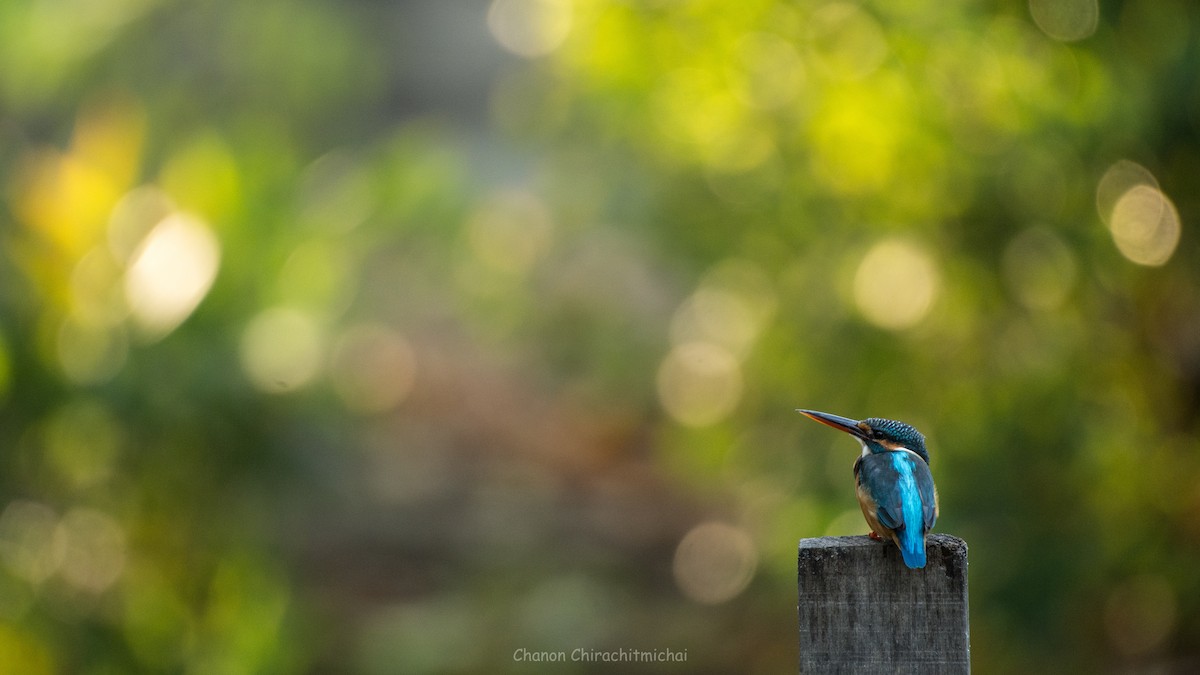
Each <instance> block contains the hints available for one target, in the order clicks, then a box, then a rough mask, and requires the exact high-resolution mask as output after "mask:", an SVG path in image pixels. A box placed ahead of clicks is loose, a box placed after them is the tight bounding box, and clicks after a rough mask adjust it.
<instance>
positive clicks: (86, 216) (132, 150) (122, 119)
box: [15, 99, 145, 258]
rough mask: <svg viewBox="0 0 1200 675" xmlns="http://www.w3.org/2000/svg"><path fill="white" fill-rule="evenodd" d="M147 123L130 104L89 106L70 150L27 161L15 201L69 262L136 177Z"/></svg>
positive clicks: (91, 238) (116, 101) (92, 241)
mask: <svg viewBox="0 0 1200 675" xmlns="http://www.w3.org/2000/svg"><path fill="white" fill-rule="evenodd" d="M144 125H145V121H144V114H143V112H142V110H141V108H140V107H138V106H137V105H136V104H135V103H134V102H132V101H130V100H126V99H112V100H108V101H103V102H99V103H95V104H92V105H89V106H85V107H84V109H83V110H82V111H81V112H80V115H79V120H78V122H77V123H76V127H75V135H74V137H73V142H72V147H71V150H70V152H68V153H66V154H59V153H56V152H54V151H49V150H47V151H43V152H41V153H38V154H36V155H33V156H31V157H30V158H28V159H27V160H26V162H27V163H26V166H25V167H24V168H23V169H22V171H21V175H22V176H23V178H22V179H20V181H19V184H18V186H17V198H16V200H15V201H16V208H17V211H18V213H19V214H20V216H21V218H22V219H23V220H24V221H25V222H26V224H27V225H29V226H30V228H31V229H32V230H34V231H35V232H38V233H39V234H40V235H42V236H44V237H46V238H47V239H48V240H50V241H51V242H53V243H54V244H55V245H56V246H57V248H58V249H59V250H60V251H61V252H63V253H65V254H66V255H67V256H68V257H69V258H78V257H79V256H82V255H83V254H84V252H86V251H87V250H89V249H91V248H92V247H93V246H94V245H95V243H96V241H97V240H98V239H99V237H100V236H101V234H102V233H103V228H104V225H105V224H106V222H107V220H108V215H109V212H110V211H111V209H112V207H113V205H114V204H116V202H117V200H118V199H119V198H120V196H121V195H122V193H123V192H124V190H125V189H127V188H128V187H129V185H130V184H131V183H132V181H133V178H134V176H135V175H136V173H137V167H138V165H139V162H140V158H141V157H140V156H141V148H142V136H143V131H144V130H143V127H144Z"/></svg>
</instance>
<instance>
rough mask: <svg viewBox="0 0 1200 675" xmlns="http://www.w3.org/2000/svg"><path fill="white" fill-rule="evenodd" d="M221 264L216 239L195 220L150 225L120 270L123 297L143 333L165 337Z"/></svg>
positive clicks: (199, 297)
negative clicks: (123, 281)
mask: <svg viewBox="0 0 1200 675" xmlns="http://www.w3.org/2000/svg"><path fill="white" fill-rule="evenodd" d="M220 261H221V247H220V244H219V243H218V242H217V237H216V235H214V234H213V233H212V231H211V230H210V229H209V228H208V226H207V224H205V223H204V222H203V221H201V220H200V219H198V218H195V217H193V216H189V215H185V214H180V213H176V214H172V215H170V216H167V217H166V218H164V219H163V220H162V222H160V223H158V224H157V225H155V226H154V229H152V230H150V233H149V234H148V235H146V238H145V240H144V241H143V242H142V244H141V246H140V247H139V249H138V250H137V252H136V253H134V255H133V258H132V260H131V261H130V264H129V268H128V269H127V270H126V272H125V297H126V300H127V302H128V303H129V309H130V311H131V312H132V315H133V319H134V321H135V322H136V324H137V325H138V327H139V328H140V329H142V331H143V332H144V334H145V335H146V336H148V337H153V338H157V337H161V336H163V335H166V334H167V333H169V332H171V331H172V330H174V329H175V327H176V326H178V325H179V324H180V323H182V322H183V320H184V319H186V318H187V317H188V316H189V315H191V313H192V311H193V310H195V309H196V307H197V305H199V304H200V301H201V300H203V299H204V296H205V295H207V294H208V290H209V288H211V287H212V284H213V281H214V280H215V279H216V277H217V268H218V267H219V265H220Z"/></svg>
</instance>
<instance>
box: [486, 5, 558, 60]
mask: <svg viewBox="0 0 1200 675" xmlns="http://www.w3.org/2000/svg"><path fill="white" fill-rule="evenodd" d="M487 24H488V29H489V30H491V32H492V37H494V38H496V42H499V43H500V46H501V47H504V48H505V49H507V50H508V51H510V52H512V53H514V54H517V55H518V56H524V57H526V58H534V57H538V56H545V55H547V54H550V53H551V52H553V51H554V50H556V49H558V48H559V47H561V46H562V44H563V42H565V41H566V39H567V35H568V34H569V33H570V32H571V3H570V0H492V4H491V6H490V7H489V8H488V13H487Z"/></svg>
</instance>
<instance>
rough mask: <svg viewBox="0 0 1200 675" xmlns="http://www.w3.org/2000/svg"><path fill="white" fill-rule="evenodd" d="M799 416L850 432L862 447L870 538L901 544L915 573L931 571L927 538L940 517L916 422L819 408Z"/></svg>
mask: <svg viewBox="0 0 1200 675" xmlns="http://www.w3.org/2000/svg"><path fill="white" fill-rule="evenodd" d="M796 412H798V413H800V414H802V415H805V416H807V417H809V418H811V419H813V420H815V421H817V422H820V423H821V424H825V425H827V426H830V427H833V428H834V429H838V430H839V431H844V432H846V433H848V434H850V435H851V436H853V437H854V438H855V440H857V441H858V442H859V444H861V445H862V454H861V455H859V457H858V459H856V460H855V461H854V482H855V492H856V493H857V495H858V505H859V506H860V507H861V508H862V512H863V517H865V518H866V520H867V524H868V525H870V526H871V533H870V537H871V538H872V539H875V540H877V541H888V540H890V541H892V542H893V543H895V544H896V546H897V548H899V549H900V556H901V557H902V558H903V559H904V564H905V565H906V566H908V567H909V568H910V569H920V568H923V567H925V535H926V534H927V533H928V532H929V530H930V529H932V528H933V524H934V522H936V521H937V517H938V494H937V487H936V486H935V485H934V484H933V474H932V473H931V472H930V471H929V451H928V450H927V449H926V448H925V436H923V435H922V434H921V432H919V431H917V430H916V429H915V428H914V427H913V426H912V425H910V424H905V423H904V422H897V421H896V420H889V419H883V418H880V417H869V418H867V419H864V420H852V419H850V418H848V417H842V416H841V415H833V414H830V413H824V412H818V411H816V410H805V409H802V408H797V409H796Z"/></svg>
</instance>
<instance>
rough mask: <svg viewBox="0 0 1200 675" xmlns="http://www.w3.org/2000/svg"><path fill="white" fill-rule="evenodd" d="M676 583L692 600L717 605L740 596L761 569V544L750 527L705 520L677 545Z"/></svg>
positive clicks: (675, 562)
mask: <svg viewBox="0 0 1200 675" xmlns="http://www.w3.org/2000/svg"><path fill="white" fill-rule="evenodd" d="M672 569H673V571H674V573H675V583H676V585H678V586H679V590H680V591H682V592H683V594H684V595H685V596H687V597H688V598H689V599H690V600H693V601H695V602H698V603H701V604H705V605H716V604H720V603H723V602H726V601H728V600H731V599H733V598H735V597H737V595H738V594H740V593H741V592H742V591H743V590H745V589H746V586H748V585H750V581H751V580H752V579H753V578H754V574H755V572H756V571H757V570H758V547H757V546H755V544H754V539H753V538H752V537H751V536H750V534H749V533H748V532H746V530H744V529H742V528H740V527H735V526H733V525H729V524H727V523H719V522H710V523H702V524H700V525H697V526H696V527H694V528H692V529H691V531H689V532H688V533H687V534H686V535H684V537H683V539H682V540H680V542H679V546H677V547H676V548H675V560H674V564H673V566H672Z"/></svg>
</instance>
